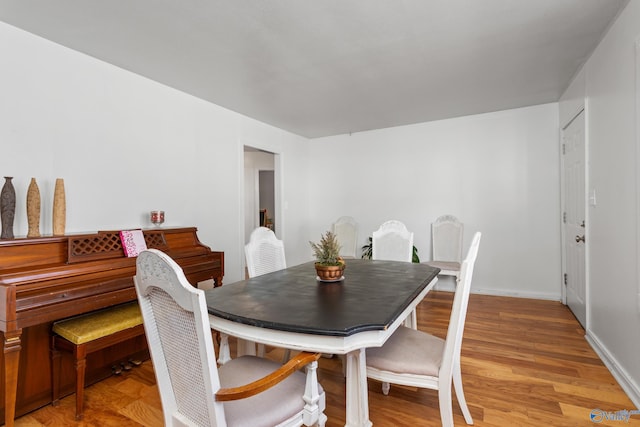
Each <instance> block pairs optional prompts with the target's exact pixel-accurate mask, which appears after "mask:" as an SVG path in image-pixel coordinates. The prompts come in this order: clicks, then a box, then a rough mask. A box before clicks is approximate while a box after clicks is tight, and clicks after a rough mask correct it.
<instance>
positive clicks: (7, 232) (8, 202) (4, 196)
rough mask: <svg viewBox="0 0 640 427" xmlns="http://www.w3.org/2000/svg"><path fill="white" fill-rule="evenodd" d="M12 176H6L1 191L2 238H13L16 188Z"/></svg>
mask: <svg viewBox="0 0 640 427" xmlns="http://www.w3.org/2000/svg"><path fill="white" fill-rule="evenodd" d="M12 179H13V177H12V176H5V177H4V180H5V181H4V185H3V186H2V191H0V217H1V218H2V234H1V235H0V238H2V239H13V218H14V216H15V215H16V190H15V188H13V184H12V183H11V180H12Z"/></svg>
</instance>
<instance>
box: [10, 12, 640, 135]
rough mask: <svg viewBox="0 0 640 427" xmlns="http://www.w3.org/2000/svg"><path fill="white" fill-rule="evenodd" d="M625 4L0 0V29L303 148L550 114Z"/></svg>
mask: <svg viewBox="0 0 640 427" xmlns="http://www.w3.org/2000/svg"><path fill="white" fill-rule="evenodd" d="M628 1H629V0H535V1H532V0H181V1H176V0H110V1H105V0H55V1H52V0H0V21H4V22H6V23H8V24H10V25H13V26H15V27H18V28H21V29H24V30H26V31H29V32H31V33H34V34H37V35H39V36H42V37H44V38H46V39H49V40H52V41H54V42H56V43H59V44H61V45H64V46H67V47H69V48H71V49H74V50H77V51H80V52H84V53H86V54H88V55H90V56H93V57H95V58H98V59H100V60H103V61H106V62H108V63H111V64H113V65H116V66H118V67H121V68H123V69H126V70H129V71H132V72H134V73H137V74H140V75H142V76H145V77H148V78H150V79H152V80H156V81H158V82H160V83H163V84H165V85H167V86H171V87H173V88H176V89H179V90H181V91H184V92H186V93H189V94H192V95H194V96H196V97H198V98H202V99H205V100H208V101H211V102H213V103H215V104H217V105H220V106H223V107H226V108H228V109H230V110H233V111H236V112H238V113H242V114H244V115H246V116H249V117H252V118H255V119H257V120H260V121H262V122H265V123H269V124H271V125H273V126H277V127H279V128H282V129H286V130H288V131H291V132H293V133H296V134H299V135H302V136H305V137H309V138H313V137H321V136H328V135H335V134H343V133H350V132H358V131H364V130H370V129H379V128H385V127H392V126H398V125H405V124H411V123H419V122H426V121H431V120H438V119H444V118H451V117H458V116H464V115H470V114H477V113H484V112H491V111H499V110H504V109H510V108H517V107H524V106H529V105H537V104H543V103H548V102H555V101H557V100H558V99H559V97H560V95H561V94H562V92H563V91H564V90H565V89H566V87H567V86H568V84H569V82H570V81H571V78H572V77H573V75H574V74H575V73H576V72H577V71H578V70H579V68H580V66H581V65H582V64H583V63H584V62H585V61H586V59H587V58H588V57H589V55H590V53H591V52H592V51H593V49H594V48H595V47H596V45H597V43H598V42H599V41H600V40H601V38H602V36H603V34H604V32H606V30H607V29H608V26H609V25H610V24H611V22H612V21H613V20H614V19H615V18H616V17H617V15H618V14H619V12H620V11H621V10H622V8H624V6H626V4H627V3H628Z"/></svg>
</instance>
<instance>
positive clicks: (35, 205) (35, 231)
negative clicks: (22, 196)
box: [27, 178, 40, 237]
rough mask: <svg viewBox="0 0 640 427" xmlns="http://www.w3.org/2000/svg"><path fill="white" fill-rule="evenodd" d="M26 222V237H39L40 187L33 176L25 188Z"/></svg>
mask: <svg viewBox="0 0 640 427" xmlns="http://www.w3.org/2000/svg"><path fill="white" fill-rule="evenodd" d="M27 223H28V225H29V231H28V232H27V237H40V189H39V188H38V183H37V182H36V179H35V178H31V183H30V184H29V188H28V189H27Z"/></svg>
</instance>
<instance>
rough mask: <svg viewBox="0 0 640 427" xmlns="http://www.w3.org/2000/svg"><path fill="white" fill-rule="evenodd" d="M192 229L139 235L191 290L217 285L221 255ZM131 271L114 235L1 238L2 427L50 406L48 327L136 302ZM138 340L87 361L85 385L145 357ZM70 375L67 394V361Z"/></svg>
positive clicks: (131, 261)
mask: <svg viewBox="0 0 640 427" xmlns="http://www.w3.org/2000/svg"><path fill="white" fill-rule="evenodd" d="M196 231H197V229H196V228H194V227H189V228H167V229H163V228H159V229H150V230H144V237H145V241H146V244H147V247H149V248H155V249H159V250H161V251H163V252H166V253H167V254H168V255H169V256H171V257H172V258H173V259H174V260H175V261H176V262H177V263H178V264H179V265H180V266H181V267H182V269H183V270H184V273H185V275H186V276H187V279H189V281H190V282H191V283H192V284H193V285H197V283H198V282H201V281H205V280H209V279H213V280H214V285H215V286H220V285H221V284H222V277H223V276H224V253H223V252H213V251H211V249H210V248H209V247H207V246H205V245H203V244H202V243H201V242H200V241H199V240H198V236H197V235H196ZM135 269H136V267H135V258H127V257H125V256H124V251H123V249H122V244H121V242H120V236H119V231H99V232H97V233H92V234H78V235H69V236H54V237H40V238H26V239H12V240H0V334H1V336H2V346H3V348H2V350H3V351H2V354H1V355H0V366H1V367H2V375H3V378H2V382H1V383H0V387H2V389H1V390H0V395H1V394H4V405H3V407H2V408H1V409H2V412H4V420H5V425H7V426H13V422H14V418H15V416H16V414H17V415H22V414H25V413H27V412H29V411H31V410H33V409H36V408H38V407H41V406H44V405H46V404H48V403H50V402H51V379H50V378H51V364H50V358H49V343H50V334H51V324H52V323H53V322H54V321H56V320H59V319H63V318H66V317H70V316H75V315H78V314H82V313H87V312H90V311H93V310H97V309H101V308H105V307H109V306H112V305H116V304H120V303H124V302H127V301H131V300H135V299H136V293H135V288H134V285H133V276H134V275H135ZM135 340H137V341H136V342H133V343H129V344H127V346H121V348H119V349H114V348H109V349H105V350H104V351H103V352H102V353H103V354H99V353H101V352H96V356H95V358H94V359H93V362H92V361H91V360H90V359H88V363H87V381H88V382H91V381H92V379H93V381H96V380H99V379H101V378H104V377H106V376H108V375H109V374H110V371H107V373H106V375H105V370H109V367H110V366H111V365H112V364H113V363H115V361H116V360H118V358H122V357H128V355H132V354H138V355H139V354H146V355H148V353H147V347H146V340H145V339H144V337H141V339H135ZM118 345H120V344H118ZM107 350H108V351H107ZM92 363H93V366H91V365H92ZM92 369H93V370H92ZM67 372H68V375H66V376H67V377H68V378H69V380H70V381H69V383H68V387H67V388H68V389H69V390H72V383H73V378H74V376H75V374H74V370H73V366H72V365H71V364H70V363H69V366H68V368H67ZM63 373H64V371H63ZM1 415H2V414H1V413H0V416H1ZM0 419H1V418H0Z"/></svg>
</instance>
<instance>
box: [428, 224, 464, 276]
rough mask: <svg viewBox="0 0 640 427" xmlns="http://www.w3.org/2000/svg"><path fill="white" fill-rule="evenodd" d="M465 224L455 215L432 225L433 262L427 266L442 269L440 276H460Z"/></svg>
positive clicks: (429, 262)
mask: <svg viewBox="0 0 640 427" xmlns="http://www.w3.org/2000/svg"><path fill="white" fill-rule="evenodd" d="M463 233H464V224H462V223H461V222H460V221H458V219H457V218H456V217H455V216H453V215H443V216H441V217H439V218H438V219H436V221H435V222H434V223H433V224H431V251H432V255H431V258H432V260H431V261H427V262H426V263H425V264H427V265H430V266H432V267H437V268H439V269H440V275H443V276H454V277H455V278H456V279H458V277H459V275H460V263H461V261H462V237H463Z"/></svg>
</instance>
